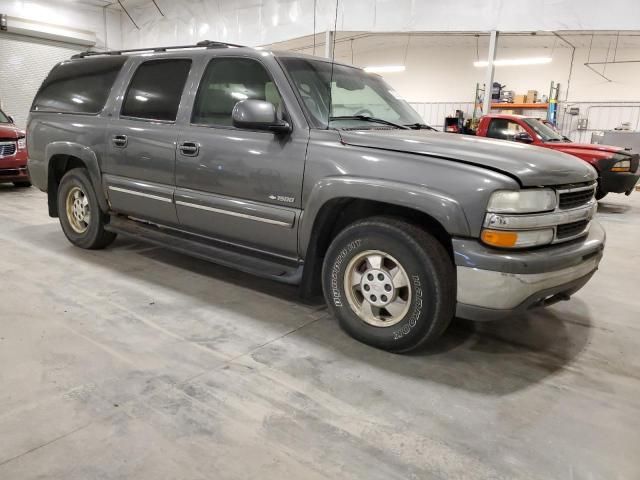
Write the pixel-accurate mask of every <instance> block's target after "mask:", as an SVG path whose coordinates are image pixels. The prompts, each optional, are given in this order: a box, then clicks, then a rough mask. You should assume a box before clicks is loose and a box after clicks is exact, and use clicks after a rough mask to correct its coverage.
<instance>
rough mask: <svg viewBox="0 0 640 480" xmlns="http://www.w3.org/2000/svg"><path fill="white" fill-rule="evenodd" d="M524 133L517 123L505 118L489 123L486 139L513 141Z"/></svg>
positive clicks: (495, 119)
mask: <svg viewBox="0 0 640 480" xmlns="http://www.w3.org/2000/svg"><path fill="white" fill-rule="evenodd" d="M521 132H526V130H525V129H524V128H522V127H521V126H520V124H519V123H516V122H513V121H511V120H507V119H506V118H494V119H493V120H491V122H490V123H489V129H488V130H487V137H490V138H498V139H500V140H515V139H516V135H517V134H518V133H521Z"/></svg>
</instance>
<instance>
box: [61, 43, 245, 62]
mask: <svg viewBox="0 0 640 480" xmlns="http://www.w3.org/2000/svg"><path fill="white" fill-rule="evenodd" d="M244 46H245V45H237V44H235V43H227V42H217V41H215V40H202V41H201V42H198V43H196V44H195V45H178V46H175V47H156V48H131V49H127V50H107V51H104V52H91V51H89V50H87V51H86V52H80V53H76V54H75V55H72V56H71V58H85V57H94V56H96V55H125V54H128V53H141V52H153V53H161V52H167V51H169V50H184V49H187V48H241V47H244Z"/></svg>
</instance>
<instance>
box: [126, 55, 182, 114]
mask: <svg viewBox="0 0 640 480" xmlns="http://www.w3.org/2000/svg"><path fill="white" fill-rule="evenodd" d="M190 68H191V60H186V59H175V60H173V59H167V60H149V61H148V62H144V63H142V64H141V65H140V66H139V67H138V69H137V70H136V73H135V74H134V76H133V78H132V79H131V83H130V84H129V89H128V90H127V95H126V96H125V99H124V103H123V105H122V115H124V116H127V117H136V118H144V119H149V120H165V121H175V119H176V116H177V114H178V106H179V105H180V98H181V97H182V91H183V90H184V85H185V83H186V81H187V76H188V75H189V69H190Z"/></svg>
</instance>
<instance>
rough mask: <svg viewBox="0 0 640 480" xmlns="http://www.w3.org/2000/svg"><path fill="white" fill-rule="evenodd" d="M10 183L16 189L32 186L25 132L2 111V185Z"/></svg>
mask: <svg viewBox="0 0 640 480" xmlns="http://www.w3.org/2000/svg"><path fill="white" fill-rule="evenodd" d="M8 182H13V184H14V185H15V186H16V187H30V186H31V180H30V178H29V172H28V170H27V143H26V139H25V134H24V131H22V130H20V129H19V128H18V127H16V126H15V125H14V123H13V119H12V118H11V117H10V116H9V115H6V114H5V113H4V112H3V111H2V110H0V183H8Z"/></svg>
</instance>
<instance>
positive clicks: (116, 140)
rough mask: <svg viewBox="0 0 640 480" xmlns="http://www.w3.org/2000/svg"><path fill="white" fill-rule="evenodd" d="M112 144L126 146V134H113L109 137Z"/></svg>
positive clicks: (119, 146) (120, 146)
mask: <svg viewBox="0 0 640 480" xmlns="http://www.w3.org/2000/svg"><path fill="white" fill-rule="evenodd" d="M111 141H112V142H113V144H114V145H115V146H116V147H118V148H124V147H126V146H127V141H128V140H127V136H126V135H114V136H113V138H112V139H111Z"/></svg>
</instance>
